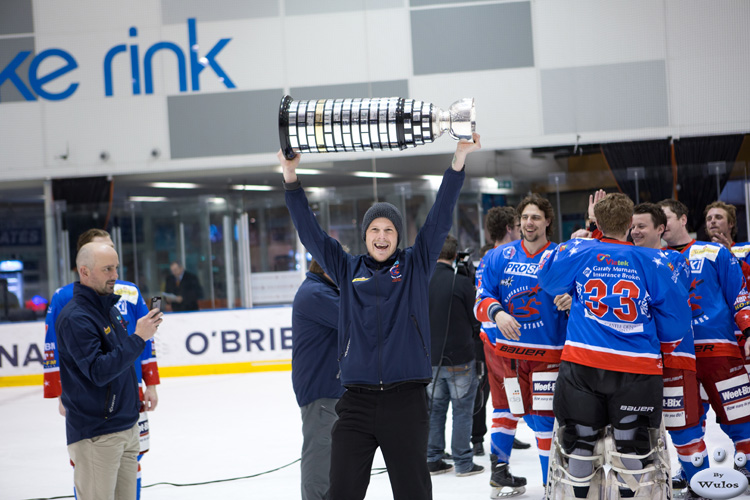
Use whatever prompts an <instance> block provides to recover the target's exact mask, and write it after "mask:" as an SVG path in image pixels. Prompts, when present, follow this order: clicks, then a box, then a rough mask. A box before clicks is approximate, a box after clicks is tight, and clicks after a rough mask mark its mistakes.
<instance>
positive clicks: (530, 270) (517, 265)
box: [505, 262, 539, 278]
mask: <svg viewBox="0 0 750 500" xmlns="http://www.w3.org/2000/svg"><path fill="white" fill-rule="evenodd" d="M537 271H539V266H538V265H536V264H524V263H522V262H509V263H508V265H507V266H505V273H506V274H514V275H516V276H528V277H531V278H535V277H536V273H537Z"/></svg>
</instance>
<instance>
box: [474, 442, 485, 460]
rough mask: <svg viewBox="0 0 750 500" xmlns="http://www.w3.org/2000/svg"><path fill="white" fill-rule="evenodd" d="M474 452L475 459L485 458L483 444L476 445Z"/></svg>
mask: <svg viewBox="0 0 750 500" xmlns="http://www.w3.org/2000/svg"><path fill="white" fill-rule="evenodd" d="M472 451H473V452H474V456H475V457H483V456H484V445H483V444H482V443H474V447H473V448H472Z"/></svg>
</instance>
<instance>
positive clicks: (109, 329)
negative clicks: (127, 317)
mask: <svg viewBox="0 0 750 500" xmlns="http://www.w3.org/2000/svg"><path fill="white" fill-rule="evenodd" d="M111 331H112V329H111V328H110V327H108V326H105V327H104V335H109V333H110V332H111Z"/></svg>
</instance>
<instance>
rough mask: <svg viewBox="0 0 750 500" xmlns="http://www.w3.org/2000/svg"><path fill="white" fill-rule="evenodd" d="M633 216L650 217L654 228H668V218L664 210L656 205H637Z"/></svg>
mask: <svg viewBox="0 0 750 500" xmlns="http://www.w3.org/2000/svg"><path fill="white" fill-rule="evenodd" d="M633 215H650V216H651V222H653V223H654V227H659V226H660V225H663V226H664V227H667V216H666V215H664V210H662V209H661V207H660V206H659V205H657V204H656V203H641V204H639V205H636V206H635V207H633Z"/></svg>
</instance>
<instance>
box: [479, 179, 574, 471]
mask: <svg viewBox="0 0 750 500" xmlns="http://www.w3.org/2000/svg"><path fill="white" fill-rule="evenodd" d="M516 211H517V212H518V213H519V214H520V219H521V229H522V231H523V236H522V238H521V240H519V241H514V242H512V243H508V244H507V245H505V246H503V247H500V248H498V249H496V250H494V251H492V252H490V253H488V254H487V256H485V258H484V259H483V260H482V264H481V265H482V266H483V268H484V270H483V274H482V275H481V278H480V279H478V280H477V301H476V304H475V306H474V311H475V314H476V316H477V319H479V320H480V321H481V322H483V323H484V324H488V323H489V324H492V323H494V324H495V326H496V328H486V334H487V335H488V336H489V335H492V336H494V338H492V339H491V342H492V344H493V345H494V351H495V353H496V354H498V355H499V356H501V357H502V359H503V368H504V372H505V379H504V385H505V390H506V392H507V393H508V401H509V402H510V410H511V412H512V413H513V415H514V416H515V417H516V418H518V417H523V418H524V420H525V421H526V423H527V424H528V425H529V427H530V428H531V429H532V430H533V431H534V432H535V434H536V441H537V448H538V450H539V460H540V463H541V467H542V484H546V481H547V467H548V463H549V450H550V443H551V440H552V430H553V428H554V423H555V418H554V415H553V413H552V394H553V392H554V386H555V379H556V378H557V371H558V369H559V366H560V365H559V362H560V353H561V352H562V347H563V343H564V342H565V328H566V322H567V317H566V314H565V313H564V312H562V311H561V310H560V309H558V304H559V306H560V308H561V309H567V308H568V307H569V305H570V296H569V295H568V294H563V295H560V296H559V297H553V296H551V295H549V294H547V293H546V292H544V291H543V290H540V288H539V283H538V280H537V277H536V272H537V269H538V263H539V260H540V259H541V258H542V255H543V254H544V252H550V251H552V250H553V249H554V248H555V247H556V245H555V244H554V243H552V242H550V241H549V238H550V237H551V233H552V227H554V226H553V221H554V211H553V210H552V205H551V204H550V202H549V201H548V200H546V199H545V198H542V197H541V196H539V195H537V194H533V195H530V196H527V197H526V198H524V199H523V200H522V201H521V203H520V204H519V205H518V208H517V209H516ZM500 444H501V445H504V446H502V449H500V450H498V459H499V460H500V461H501V463H507V461H508V458H509V457H510V453H511V444H512V443H511V442H510V441H509V440H508V439H506V440H504V441H503V442H501V443H500ZM493 445H494V443H493Z"/></svg>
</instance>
